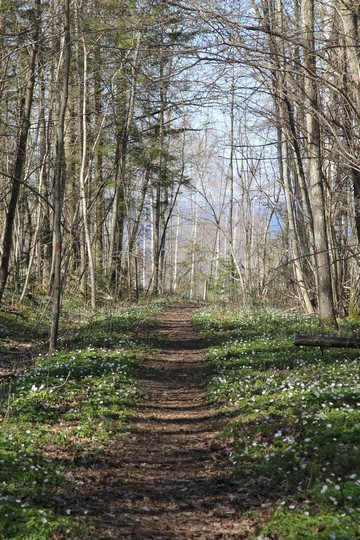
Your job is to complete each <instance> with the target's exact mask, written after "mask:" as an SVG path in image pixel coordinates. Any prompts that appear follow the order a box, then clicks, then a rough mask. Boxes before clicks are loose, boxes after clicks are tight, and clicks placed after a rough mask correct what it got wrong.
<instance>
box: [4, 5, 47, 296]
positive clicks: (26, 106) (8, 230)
mask: <svg viewBox="0 0 360 540" xmlns="http://www.w3.org/2000/svg"><path fill="white" fill-rule="evenodd" d="M40 10H41V4H40V0H35V4H34V19H33V39H32V46H31V49H30V56H29V68H28V71H27V72H26V73H27V75H28V80H27V84H26V88H25V96H24V99H23V103H22V105H21V126H20V137H19V143H18V147H17V152H16V159H15V164H14V169H13V175H12V187H11V197H10V202H9V207H8V210H7V214H6V218H5V231H4V237H3V242H2V250H1V251H2V254H1V260H0V303H1V301H2V298H3V295H4V292H5V288H6V283H7V279H8V276H9V265H10V255H11V249H12V242H13V231H14V221H15V213H16V208H17V204H18V199H19V194H20V186H21V182H22V180H23V172H24V167H25V161H26V146H27V140H28V135H29V129H30V116H31V109H32V103H33V95H34V86H35V79H36V59H37V53H38V48H39V32H40Z"/></svg>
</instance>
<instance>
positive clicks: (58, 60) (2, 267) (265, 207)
mask: <svg viewBox="0 0 360 540" xmlns="http://www.w3.org/2000/svg"><path fill="white" fill-rule="evenodd" d="M359 37H360V7H359V3H358V2H356V1H355V0H333V1H331V2H326V1H318V0H224V1H222V2H215V1H212V0H204V1H200V0H190V1H187V2H181V1H179V2H177V1H166V0H165V1H160V0H152V1H150V0H128V1H124V0H120V1H119V0H117V1H116V2H114V1H113V0H73V1H70V0H61V1H60V0H50V1H46V2H45V1H42V0H32V1H30V2H22V1H18V0H12V1H8V0H2V2H1V11H0V40H1V64H0V69H1V76H0V85H1V90H0V137H1V145H0V195H1V196H0V213H1V221H0V234H1V251H0V300H2V299H3V297H4V295H5V296H6V295H8V297H9V298H12V297H13V296H16V297H18V296H20V297H21V299H22V300H23V299H24V298H25V297H26V296H31V297H35V298H36V297H39V296H42V297H43V296H44V297H47V296H49V297H50V298H51V299H52V305H53V327H52V330H51V333H52V337H51V346H50V347H53V348H54V347H55V345H56V340H57V328H58V317H59V312H60V305H61V298H62V295H75V294H79V295H81V296H82V297H83V298H84V301H85V302H86V303H88V304H89V305H91V307H92V309H93V310H94V311H95V310H96V308H97V305H98V304H100V303H101V304H103V303H104V302H114V301H115V300H117V299H118V298H120V299H124V300H125V299H130V300H134V299H138V298H139V297H140V296H143V295H149V294H152V295H158V294H162V293H167V292H170V293H175V294H181V295H185V296H188V297H190V298H205V299H217V298H221V299H225V300H231V301H235V302H237V303H238V304H239V305H240V306H241V305H247V304H249V303H251V304H254V303H256V302H270V303H274V304H276V305H280V306H283V305H286V306H295V307H301V309H303V310H304V311H305V312H307V313H313V312H316V313H318V314H319V317H320V322H321V323H322V324H329V325H333V326H334V325H336V319H335V318H336V317H338V316H349V315H350V316H351V317H352V318H356V317H359V313H360V310H359V305H360V301H359V296H360V272H359V260H360V250H359V242H360V164H359V135H360V86H359V59H360V47H359Z"/></svg>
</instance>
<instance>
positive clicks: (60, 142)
mask: <svg viewBox="0 0 360 540" xmlns="http://www.w3.org/2000/svg"><path fill="white" fill-rule="evenodd" d="M64 16H65V18H64V43H63V47H64V51H63V54H64V57H63V69H62V88H61V95H60V110H59V116H58V125H57V134H56V164H55V175H54V233H53V266H54V279H53V290H52V300H53V306H52V319H51V328H50V340H49V354H51V353H53V352H54V351H55V350H56V347H57V341H58V332H59V318H60V309H61V289H62V279H61V262H62V231H61V214H62V206H63V194H64V183H65V168H66V164H65V152H64V134H65V112H66V106H67V101H68V95H69V75H70V59H71V35H70V0H64Z"/></svg>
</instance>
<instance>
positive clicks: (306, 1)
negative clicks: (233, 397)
mask: <svg viewBox="0 0 360 540" xmlns="http://www.w3.org/2000/svg"><path fill="white" fill-rule="evenodd" d="M302 23H303V32H304V51H303V52H304V67H305V74H304V88H305V96H304V100H305V107H306V128H307V146H306V153H307V160H308V169H307V173H308V186H309V196H310V201H311V209H312V218H313V226H314V254H315V261H316V277H317V292H318V309H319V322H320V324H321V325H327V326H334V327H336V326H337V323H336V319H335V313H334V300H333V291H332V279H331V267H330V257H329V243H328V234H327V225H326V217H325V195H324V185H323V174H322V158H321V147H320V145H321V143H320V123H319V119H318V115H319V95H318V84H317V80H316V71H317V70H316V51H315V39H314V32H315V24H314V0H302Z"/></svg>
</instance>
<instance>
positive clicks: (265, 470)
mask: <svg viewBox="0 0 360 540" xmlns="http://www.w3.org/2000/svg"><path fill="white" fill-rule="evenodd" d="M194 323H195V324H196V325H197V326H198V327H199V329H201V331H202V333H203V335H204V336H205V337H206V338H208V340H209V343H210V344H211V343H212V344H213V343H216V345H215V346H211V347H210V348H209V351H208V357H209V369H210V384H209V400H210V401H211V402H213V403H216V404H217V405H218V406H219V407H221V408H222V409H223V411H224V412H226V413H227V414H228V416H229V422H228V424H227V426H226V429H225V432H224V437H226V440H227V443H228V447H229V457H230V459H231V461H232V462H233V464H234V472H235V474H238V476H239V478H242V479H243V481H244V483H247V485H248V486H249V501H250V506H251V508H250V510H249V515H250V516H252V518H253V520H254V523H257V525H258V527H257V530H258V535H257V536H256V538H260V539H267V538H286V539H291V538H323V539H325V538H326V539H337V540H339V539H342V540H352V539H355V538H359V537H360V534H359V526H360V448H359V446H360V409H359V406H360V369H359V351H358V350H350V349H330V350H326V351H323V352H322V351H320V350H319V349H318V348H312V347H308V348H297V347H295V346H294V344H293V343H294V335H295V334H296V333H299V332H300V333H303V334H315V335H317V334H319V333H320V329H319V327H318V324H317V321H316V319H315V318H313V317H305V316H300V315H295V314H291V313H289V314H286V313H280V312H277V311H258V312H256V313H253V312H248V313H244V312H231V311H219V310H216V311H215V310H202V311H199V312H197V313H196V315H195V316H194ZM356 331H357V332H358V331H359V328H358V327H356V326H353V327H352V328H349V327H348V325H347V324H346V323H343V326H342V332H343V333H344V334H349V333H352V334H353V335H354V332H356ZM323 332H324V331H323ZM328 332H329V331H328Z"/></svg>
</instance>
